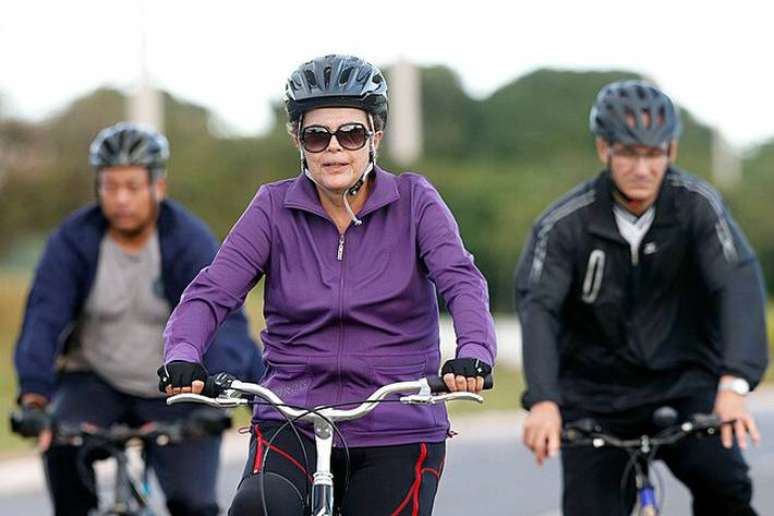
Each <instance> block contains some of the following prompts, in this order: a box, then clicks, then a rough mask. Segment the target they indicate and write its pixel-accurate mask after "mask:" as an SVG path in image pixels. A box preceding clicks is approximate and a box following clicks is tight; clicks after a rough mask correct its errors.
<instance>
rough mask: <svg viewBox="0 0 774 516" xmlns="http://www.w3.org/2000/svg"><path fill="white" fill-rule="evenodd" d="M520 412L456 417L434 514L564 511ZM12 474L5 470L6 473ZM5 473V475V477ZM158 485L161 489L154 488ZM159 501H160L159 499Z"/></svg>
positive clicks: (228, 488)
mask: <svg viewBox="0 0 774 516" xmlns="http://www.w3.org/2000/svg"><path fill="white" fill-rule="evenodd" d="M770 401H771V398H768V401H766V400H764V401H760V400H759V403H757V405H756V406H755V407H754V412H755V414H756V416H757V420H758V423H759V426H760V427H761V430H762V434H763V436H764V442H763V444H762V445H761V447H759V448H755V449H752V450H750V451H749V452H748V453H747V459H748V462H749V463H750V465H751V473H752V476H753V479H754V482H755V486H756V488H757V489H756V493H755V498H754V505H755V507H756V508H757V510H758V512H759V513H760V514H761V515H764V514H774V490H772V489H770V486H774V404H771V403H769V402H770ZM519 421H520V417H519V416H518V415H517V414H515V413H505V414H497V413H495V414H491V415H486V414H485V415H483V416H481V417H477V418H475V419H465V420H462V421H460V422H458V423H457V424H456V425H455V428H456V429H457V430H458V431H459V432H460V435H458V436H457V437H455V438H453V439H451V440H450V441H449V445H448V453H447V462H446V468H445V471H444V475H443V479H442V482H441V485H440V488H439V491H438V496H437V500H436V510H435V514H437V515H443V516H456V515H459V516H463V515H465V516H468V515H484V514H485V515H487V516H521V515H524V516H555V515H558V514H560V513H559V509H558V507H559V493H560V481H559V478H560V472H559V465H558V461H556V460H552V461H549V463H547V464H546V465H545V466H543V467H542V468H539V467H537V466H536V465H535V463H534V461H533V459H532V457H531V456H530V454H529V453H528V452H527V450H526V449H525V448H524V447H523V446H522V445H521V443H520V441H519V439H518V434H519V431H520V430H519ZM246 442H247V438H246V437H243V436H239V437H235V438H234V439H232V440H231V443H230V446H231V448H232V449H231V450H230V452H229V453H226V454H225V455H227V456H228V459H227V460H225V461H224V463H223V465H222V470H221V474H220V478H219V485H218V493H219V497H220V500H221V503H222V505H223V506H224V507H225V506H227V505H228V502H229V500H230V498H231V496H232V495H233V492H234V488H235V486H236V483H237V481H238V479H239V476H240V474H241V470H242V466H243V464H242V461H241V459H240V458H239V456H240V455H241V453H240V451H239V450H240V449H241V448H242V445H244V446H246ZM657 471H658V472H660V475H661V476H662V477H663V479H664V483H665V494H664V493H662V496H665V504H664V507H663V514H664V515H681V516H682V515H687V514H690V513H691V511H690V496H689V494H688V492H687V491H686V490H685V488H683V487H682V485H681V484H679V483H678V482H677V481H675V480H674V479H673V478H672V477H671V475H670V474H669V473H668V471H667V470H666V468H664V467H663V465H662V466H660V467H657ZM5 474H6V475H7V473H5ZM1 480H2V479H0V481H1ZM157 492H158V491H157ZM157 503H159V504H160V501H157ZM50 513H51V511H50V509H49V506H48V499H47V496H46V493H45V491H44V489H43V488H42V486H41V485H37V486H32V487H31V488H25V489H19V490H18V491H16V492H7V490H6V491H4V492H2V493H0V514H2V515H8V516H11V515H13V516H16V515H45V514H50Z"/></svg>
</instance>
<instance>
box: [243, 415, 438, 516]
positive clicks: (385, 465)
mask: <svg viewBox="0 0 774 516" xmlns="http://www.w3.org/2000/svg"><path fill="white" fill-rule="evenodd" d="M280 426H281V424H279V423H274V422H266V423H261V424H260V425H256V426H255V428H254V429H253V438H252V440H251V441H250V454H249V457H248V459H247V465H246V467H245V473H244V475H243V477H242V482H241V483H240V485H239V489H238V490H237V494H236V496H235V497H234V501H233V503H232V505H231V509H230V510H229V516H306V515H307V514H308V513H309V497H310V488H311V481H312V478H311V475H313V474H314V469H315V464H316V453H315V448H314V442H313V441H312V440H311V439H309V438H307V437H305V436H303V435H302V436H301V439H302V441H303V443H304V448H305V449H306V454H307V458H308V460H309V465H308V467H309V469H310V470H311V471H307V465H306V464H305V463H304V455H303V452H302V450H301V446H300V445H299V442H298V439H297V438H296V435H295V434H294V433H293V431H292V430H291V429H290V428H289V427H285V429H284V430H282V432H281V433H280V435H278V436H277V437H276V438H275V439H274V440H273V441H272V443H271V449H270V451H269V454H268V456H267V458H266V462H265V463H263V462H262V460H261V459H262V457H263V454H264V452H265V450H266V447H267V446H268V445H269V443H268V441H269V440H270V439H272V437H273V436H274V434H275V433H276V432H277V430H278V429H279V427H280ZM349 453H350V480H349V485H348V486H345V485H344V484H345V471H346V469H345V468H346V465H345V454H344V450H343V449H341V448H334V449H333V455H332V457H331V470H332V472H333V475H334V484H335V494H334V499H335V503H336V509H335V510H336V511H341V515H342V516H363V515H369V516H429V515H430V514H432V512H433V501H434V499H435V493H436V490H437V489H438V481H439V479H440V476H441V472H442V470H443V462H444V456H445V453H446V443H444V442H440V443H415V444H405V445H397V446H371V447H362V448H350V450H349ZM262 483H263V487H264V488H265V489H266V496H265V501H266V508H267V510H268V514H266V513H264V511H263V506H262V503H261V484H262ZM345 489H346V490H345Z"/></svg>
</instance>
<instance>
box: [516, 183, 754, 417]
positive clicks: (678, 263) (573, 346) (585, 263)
mask: <svg viewBox="0 0 774 516" xmlns="http://www.w3.org/2000/svg"><path fill="white" fill-rule="evenodd" d="M611 192H612V181H611V179H610V175H609V173H608V172H602V173H601V174H600V175H599V176H598V177H597V178H596V179H593V180H591V181H588V182H586V183H584V184H582V185H580V186H578V187H577V188H575V189H574V190H572V191H571V192H569V193H568V194H567V195H565V196H564V197H563V198H562V199H560V200H559V201H558V202H557V203H555V204H554V205H553V206H552V207H550V208H549V209H548V210H547V211H546V212H545V213H544V214H543V215H542V216H541V217H540V218H539V219H538V221H537V223H536V224H535V226H534V228H533V231H532V234H531V236H530V238H529V240H528V242H527V245H526V248H525V250H524V253H523V254H522V257H521V260H520V262H519V265H518V267H517V271H516V294H517V300H518V302H517V305H518V311H519V316H520V320H521V325H522V340H523V350H524V357H523V358H524V371H525V375H526V382H527V386H528V388H527V391H526V393H525V395H524V398H523V400H522V401H523V404H524V406H525V407H526V408H529V407H531V406H532V405H533V404H534V403H536V402H538V401H544V400H552V401H555V402H557V403H559V404H560V405H561V406H563V407H573V406H575V407H584V408H586V409H589V410H595V411H600V412H613V411H618V410H622V409H626V408H631V407H636V406H639V405H642V404H645V403H651V402H661V401H664V400H669V399H674V398H677V397H681V396H685V395H690V394H692V393H695V392H697V391H700V390H706V389H712V390H714V389H715V388H716V387H717V381H718V377H719V376H720V375H721V374H725V373H730V374H734V375H736V376H740V377H742V378H745V379H746V380H747V381H748V382H749V383H750V385H751V386H753V387H754V386H755V385H756V384H757V383H758V382H759V381H760V378H761V376H762V375H763V372H764V371H765V369H766V365H767V362H768V356H767V355H768V345H767V337H766V322H765V294H764V288H763V280H762V275H761V271H760V267H759V264H758V261H757V259H756V257H755V254H754V253H753V251H752V250H751V249H750V246H749V244H748V243H747V241H746V239H745V237H744V235H743V234H742V232H741V231H740V230H739V228H738V227H737V226H736V223H735V222H734V221H733V219H732V218H731V216H730V215H729V213H728V212H727V211H726V209H725V207H724V205H723V202H722V199H721V198H720V195H719V194H718V193H717V191H715V190H714V189H713V188H712V187H711V186H709V185H708V184H707V183H705V182H704V181H701V180H700V179H697V178H695V177H693V176H690V175H688V174H686V173H684V172H682V171H680V170H677V169H674V168H670V169H669V170H668V171H667V173H666V175H665V176H664V181H663V184H662V186H661V191H660V193H659V196H658V199H657V201H656V204H655V210H656V213H655V219H654V221H653V224H652V225H651V227H650V229H649V230H648V232H647V234H646V235H645V237H644V238H643V240H642V243H641V244H640V248H639V252H638V253H636V254H635V253H632V252H631V251H630V247H629V244H628V243H627V242H626V241H625V240H624V239H623V237H622V236H621V235H620V233H619V232H618V228H617V225H616V222H615V217H614V215H613V202H614V201H613V199H612V193H611Z"/></svg>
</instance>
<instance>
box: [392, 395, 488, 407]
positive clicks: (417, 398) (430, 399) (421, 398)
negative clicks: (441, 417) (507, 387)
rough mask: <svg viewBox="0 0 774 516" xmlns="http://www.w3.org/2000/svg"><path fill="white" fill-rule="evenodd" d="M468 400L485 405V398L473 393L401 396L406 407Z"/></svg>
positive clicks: (401, 400)
mask: <svg viewBox="0 0 774 516" xmlns="http://www.w3.org/2000/svg"><path fill="white" fill-rule="evenodd" d="M454 400H466V401H475V402H476V403H484V398H482V397H481V396H479V395H478V394H476V393H473V392H449V393H445V394H438V395H432V394H429V395H425V394H422V393H420V394H412V395H410V396H401V398H400V402H401V403H403V404H406V405H435V404H436V403H441V402H447V401H454Z"/></svg>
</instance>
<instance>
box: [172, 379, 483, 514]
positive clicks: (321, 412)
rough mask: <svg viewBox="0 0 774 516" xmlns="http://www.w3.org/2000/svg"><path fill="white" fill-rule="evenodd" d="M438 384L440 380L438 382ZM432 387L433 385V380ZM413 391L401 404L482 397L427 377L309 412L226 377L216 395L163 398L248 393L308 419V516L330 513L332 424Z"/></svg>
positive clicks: (229, 398)
mask: <svg viewBox="0 0 774 516" xmlns="http://www.w3.org/2000/svg"><path fill="white" fill-rule="evenodd" d="M441 383H442V382H441ZM433 384H434V387H435V386H436V385H437V384H436V383H435V382H433ZM412 392H413V393H415V394H412V395H408V396H402V397H401V398H400V401H401V402H402V403H404V404H435V403H439V402H446V401H452V400H468V401H476V402H478V403H483V401H484V400H483V398H482V397H481V396H479V395H478V394H474V393H471V392H454V393H447V394H440V395H434V394H433V388H431V385H430V382H428V379H427V378H422V379H420V380H415V381H409V382H398V383H393V384H389V385H385V386H383V387H380V388H379V389H377V390H376V392H374V393H373V394H371V396H369V397H368V398H367V399H366V400H365V401H363V402H362V403H361V404H360V405H359V406H357V407H355V408H352V409H335V408H330V407H324V406H323V407H318V408H315V409H314V410H313V411H310V410H308V409H301V408H296V407H288V406H286V405H285V404H284V402H283V401H282V400H281V399H280V398H279V396H277V395H276V394H274V392H272V391H271V390H269V389H267V388H265V387H263V386H261V385H257V384H253V383H246V382H241V381H239V380H229V381H228V385H227V386H226V390H225V392H224V393H223V394H221V395H220V396H219V397H217V398H210V397H207V396H202V395H200V394H178V395H175V396H171V397H169V398H167V404H169V405H173V404H175V403H182V402H194V403H203V404H205V405H209V406H212V407H219V408H229V407H236V406H239V405H249V404H250V400H247V399H245V398H240V397H238V396H240V395H241V394H252V395H255V396H258V397H261V398H263V399H264V400H266V401H268V402H269V403H271V404H272V405H274V407H275V408H276V409H277V410H279V411H280V412H281V413H282V414H284V415H285V416H287V417H288V418H292V419H294V420H298V421H306V422H310V423H312V424H313V426H314V441H315V448H316V450H317V465H316V471H315V473H314V475H313V476H312V479H313V480H312V496H311V508H312V510H311V514H312V516H333V515H334V513H333V507H334V499H333V473H331V453H332V450H333V433H334V429H333V423H336V422H339V421H348V420H352V419H358V418H361V417H363V416H365V415H367V414H369V413H370V412H371V411H373V410H374V409H375V408H376V405H377V404H378V402H380V401H382V400H384V399H385V398H386V397H387V396H389V395H391V394H398V393H412Z"/></svg>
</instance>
